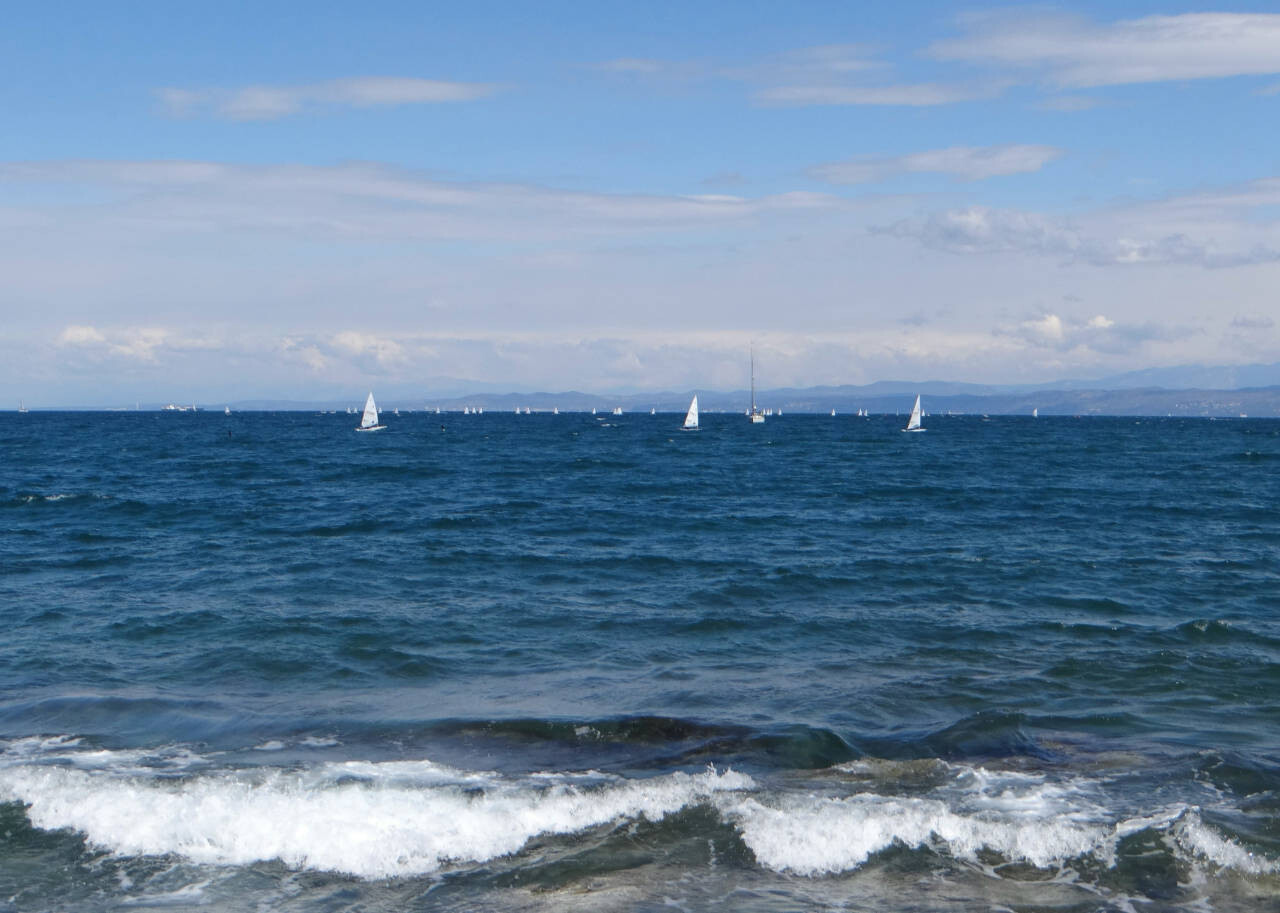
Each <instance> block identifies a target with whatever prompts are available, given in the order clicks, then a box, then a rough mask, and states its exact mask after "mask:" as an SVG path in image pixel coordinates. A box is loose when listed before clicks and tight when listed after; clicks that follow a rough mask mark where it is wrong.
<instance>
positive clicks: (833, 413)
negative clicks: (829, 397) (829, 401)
mask: <svg viewBox="0 0 1280 913" xmlns="http://www.w3.org/2000/svg"><path fill="white" fill-rule="evenodd" d="M831 417H832V418H835V417H836V410H834V409H832V410H831Z"/></svg>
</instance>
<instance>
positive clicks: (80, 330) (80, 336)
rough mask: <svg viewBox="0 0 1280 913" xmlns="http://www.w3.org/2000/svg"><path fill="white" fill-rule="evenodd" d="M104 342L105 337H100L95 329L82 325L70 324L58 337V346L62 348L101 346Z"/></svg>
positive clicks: (99, 333) (100, 334)
mask: <svg viewBox="0 0 1280 913" xmlns="http://www.w3.org/2000/svg"><path fill="white" fill-rule="evenodd" d="M106 341H107V339H106V337H105V336H103V335H102V333H101V332H100V331H99V330H98V328H97V327H91V326H85V325H84V324H72V325H71V326H69V327H67V328H66V329H64V330H63V331H62V333H61V334H59V336H58V344H59V345H64V346H93V345H103V344H105V343H106Z"/></svg>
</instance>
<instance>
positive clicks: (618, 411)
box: [613, 406, 622, 415]
mask: <svg viewBox="0 0 1280 913" xmlns="http://www.w3.org/2000/svg"><path fill="white" fill-rule="evenodd" d="M613 414H614V415H621V414H622V407H621V406H614V407H613Z"/></svg>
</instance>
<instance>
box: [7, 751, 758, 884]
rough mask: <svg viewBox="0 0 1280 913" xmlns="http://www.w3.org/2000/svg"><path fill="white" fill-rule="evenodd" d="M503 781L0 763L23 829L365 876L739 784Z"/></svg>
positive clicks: (362, 768)
mask: <svg viewBox="0 0 1280 913" xmlns="http://www.w3.org/2000/svg"><path fill="white" fill-rule="evenodd" d="M596 779H597V781H602V782H596V783H594V784H590V785H584V783H590V781H583V780H582V779H581V778H561V777H556V776H553V775H551V776H544V777H542V778H524V779H511V778H504V777H502V776H500V775H498V774H490V773H475V772H464V771H456V770H452V769H450V768H446V767H444V766H442V765H434V764H431V763H430V762H396V763H392V764H387V765H383V764H375V763H369V762H353V763H349V764H338V765H326V766H325V767H323V768H320V769H317V770H313V771H307V772H301V773H299V772H285V771H281V770H271V771H263V770H260V769H259V770H248V771H222V772H220V773H217V774H202V775H198V776H194V777H189V778H185V779H181V780H174V779H172V778H157V777H143V776H129V777H120V776H114V775H109V774H106V773H104V772H100V771H94V770H85V769H78V768H69V767H66V766H47V765H44V766H34V765H27V766H13V767H9V768H7V769H3V770H0V796H2V797H5V798H9V799H17V800H19V801H22V802H24V803H27V804H28V806H29V807H28V809H27V815H28V817H29V818H30V819H31V822H32V824H34V825H35V826H36V827H40V828H44V829H48V830H53V829H58V828H71V829H73V830H75V831H78V832H80V833H81V834H83V835H84V836H85V838H86V839H87V840H88V841H89V842H90V843H91V844H93V845H94V846H97V847H101V848H104V849H107V850H111V851H113V852H116V853H119V854H124V855H163V854H176V855H179V856H182V857H184V858H186V859H189V860H191V861H193V862H198V863H214V864H246V863H251V862H255V861H259V860H269V859H280V860H282V861H283V862H285V863H286V864H288V865H290V866H293V867H295V868H300V869H322V870H330V871H338V872H345V873H349V874H352V875H357V876H362V877H366V878H382V877H391V876H401V875H416V874H423V873H427V872H432V871H435V870H437V869H439V868H440V867H441V866H443V865H446V864H448V863H450V862H482V861H485V860H488V859H493V858H495V857H498V856H504V855H508V854H511V853H515V852H517V851H518V850H519V849H520V848H521V847H522V846H524V844H525V843H526V842H527V841H528V840H529V839H530V838H532V837H535V836H538V835H540V834H567V833H573V832H577V831H581V830H584V829H587V828H591V827H594V826H598V825H602V824H607V823H609V822H612V821H616V820H623V819H637V818H646V819H650V820H657V819H660V818H662V817H664V816H665V815H668V814H671V813H672V812H675V811H678V810H680V809H681V808H684V807H685V806H687V805H690V804H698V803H701V802H705V801H707V800H708V798H709V797H711V796H712V795H713V794H716V793H719V792H724V791H729V790H740V789H750V788H752V787H753V785H754V784H753V782H752V780H751V778H750V777H748V776H746V775H744V774H738V773H735V772H733V771H728V772H725V773H718V772H716V771H714V770H708V771H706V772H705V773H700V774H693V775H690V774H685V773H672V774H668V775H665V776H661V777H655V778H653V779H649V780H623V779H619V778H602V777H601V775H596Z"/></svg>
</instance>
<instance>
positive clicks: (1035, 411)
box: [1031, 408, 1040, 418]
mask: <svg viewBox="0 0 1280 913" xmlns="http://www.w3.org/2000/svg"><path fill="white" fill-rule="evenodd" d="M1031 417H1032V418H1039V417H1040V410H1039V409H1038V408H1032V410H1031Z"/></svg>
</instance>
